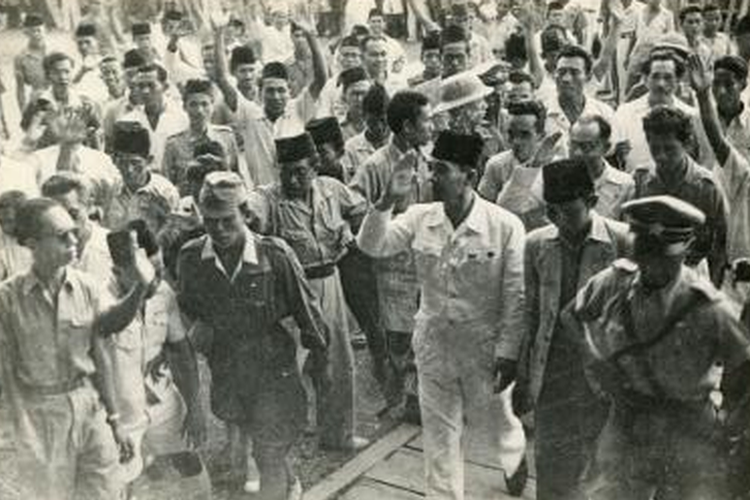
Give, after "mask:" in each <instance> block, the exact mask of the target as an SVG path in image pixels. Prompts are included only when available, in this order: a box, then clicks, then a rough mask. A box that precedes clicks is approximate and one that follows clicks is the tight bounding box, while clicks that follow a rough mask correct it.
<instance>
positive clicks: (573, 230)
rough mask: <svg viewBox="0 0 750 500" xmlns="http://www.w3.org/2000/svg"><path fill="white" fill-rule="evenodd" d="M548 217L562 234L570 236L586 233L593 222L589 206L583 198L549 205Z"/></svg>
mask: <svg viewBox="0 0 750 500" xmlns="http://www.w3.org/2000/svg"><path fill="white" fill-rule="evenodd" d="M547 216H548V217H549V219H550V220H551V221H552V223H553V224H554V225H555V226H557V227H558V229H559V230H560V232H561V233H563V234H570V235H575V234H580V233H581V232H583V231H585V230H586V227H587V226H588V224H589V222H590V221H591V213H590V208H589V205H588V203H587V202H586V200H584V199H583V198H576V199H575V200H571V201H566V202H563V203H549V204H547Z"/></svg>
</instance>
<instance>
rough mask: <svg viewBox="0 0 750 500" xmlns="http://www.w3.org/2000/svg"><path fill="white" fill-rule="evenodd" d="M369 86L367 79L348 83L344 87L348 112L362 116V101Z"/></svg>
mask: <svg viewBox="0 0 750 500" xmlns="http://www.w3.org/2000/svg"><path fill="white" fill-rule="evenodd" d="M371 86H372V84H371V83H370V81H369V80H362V81H361V82H357V83H353V84H352V85H349V87H348V88H347V89H346V105H347V107H348V108H349V113H351V114H353V115H355V116H362V101H363V100H364V98H365V96H366V95H367V92H368V91H369V90H370V87H371Z"/></svg>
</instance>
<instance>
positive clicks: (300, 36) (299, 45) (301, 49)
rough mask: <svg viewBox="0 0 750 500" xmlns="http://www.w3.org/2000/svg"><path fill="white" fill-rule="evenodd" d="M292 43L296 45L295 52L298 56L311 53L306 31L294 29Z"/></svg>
mask: <svg viewBox="0 0 750 500" xmlns="http://www.w3.org/2000/svg"><path fill="white" fill-rule="evenodd" d="M292 44H293V45H294V53H295V54H297V55H298V56H299V55H307V54H309V53H310V45H309V44H308V43H307V38H306V37H305V32H304V31H302V30H292Z"/></svg>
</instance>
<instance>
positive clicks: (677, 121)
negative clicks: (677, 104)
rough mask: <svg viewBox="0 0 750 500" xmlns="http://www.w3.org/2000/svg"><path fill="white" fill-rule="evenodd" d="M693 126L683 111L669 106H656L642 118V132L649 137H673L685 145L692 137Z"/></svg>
mask: <svg viewBox="0 0 750 500" xmlns="http://www.w3.org/2000/svg"><path fill="white" fill-rule="evenodd" d="M692 129H693V124H692V122H691V121H690V117H689V116H688V115H687V114H685V112H684V111H682V110H680V109H677V108H674V107H671V106H656V107H655V108H652V109H651V111H649V113H648V114H647V115H646V116H645V117H644V118H643V131H644V132H645V133H646V137H648V136H649V135H655V136H665V135H670V134H671V135H674V136H675V137H676V138H677V139H678V140H679V141H680V142H682V143H683V144H687V143H688V142H689V141H690V138H691V137H692V134H693V132H692Z"/></svg>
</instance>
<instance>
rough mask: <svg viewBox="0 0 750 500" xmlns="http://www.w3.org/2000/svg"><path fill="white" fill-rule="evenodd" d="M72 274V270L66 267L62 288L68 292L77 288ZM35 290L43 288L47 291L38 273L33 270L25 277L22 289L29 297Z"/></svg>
mask: <svg viewBox="0 0 750 500" xmlns="http://www.w3.org/2000/svg"><path fill="white" fill-rule="evenodd" d="M71 274H72V272H71V268H70V267H68V266H66V268H65V276H64V278H63V282H62V288H65V290H66V291H70V290H72V289H73V287H74V286H75V283H74V281H73V280H72V279H71V278H72V276H71ZM35 288H41V289H42V290H45V287H44V284H43V283H42V281H41V280H40V279H39V276H37V274H36V272H34V270H33V268H32V269H31V270H29V272H27V273H26V274H25V275H24V278H23V284H22V285H21V289H22V291H23V294H24V295H29V294H30V293H31V292H32V291H33V290H34V289H35ZM62 288H61V289H62Z"/></svg>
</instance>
